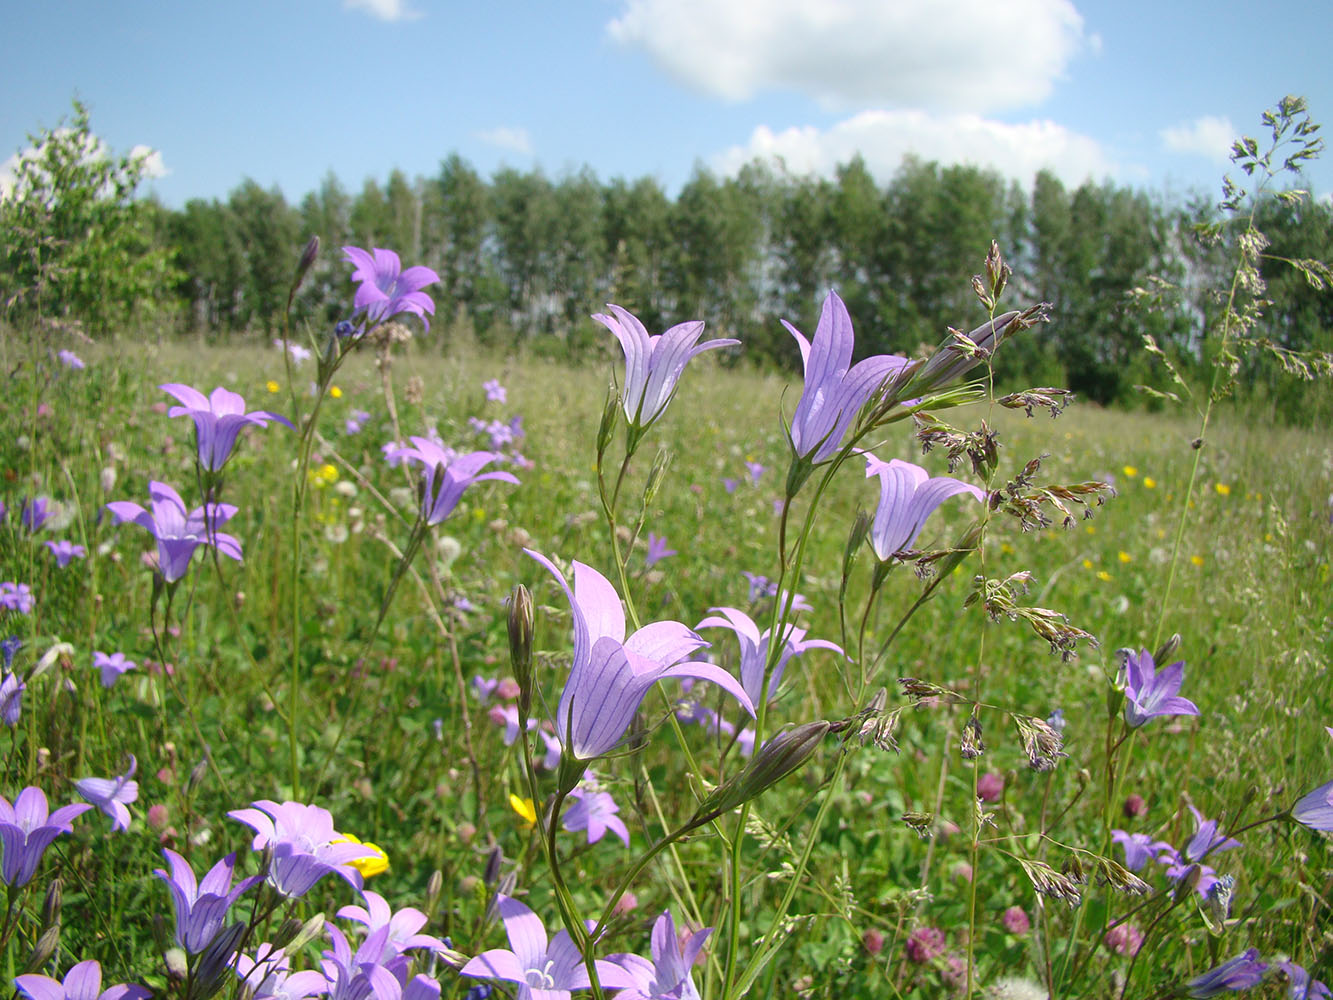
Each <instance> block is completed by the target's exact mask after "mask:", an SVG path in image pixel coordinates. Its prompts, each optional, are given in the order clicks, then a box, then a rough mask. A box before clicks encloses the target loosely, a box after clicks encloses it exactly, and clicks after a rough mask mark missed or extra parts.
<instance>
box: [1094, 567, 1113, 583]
mask: <svg viewBox="0 0 1333 1000" xmlns="http://www.w3.org/2000/svg"><path fill="white" fill-rule="evenodd" d="M1097 579H1098V580H1101V581H1102V583H1110V582H1111V574H1110V573H1108V572H1106V570H1104V569H1099V570H1098V571H1097Z"/></svg>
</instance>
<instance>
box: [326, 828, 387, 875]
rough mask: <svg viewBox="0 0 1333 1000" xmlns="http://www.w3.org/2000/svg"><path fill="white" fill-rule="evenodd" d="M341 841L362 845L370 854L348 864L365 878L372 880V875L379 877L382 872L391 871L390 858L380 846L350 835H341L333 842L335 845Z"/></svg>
mask: <svg viewBox="0 0 1333 1000" xmlns="http://www.w3.org/2000/svg"><path fill="white" fill-rule="evenodd" d="M339 841H342V842H345V843H348V844H360V845H361V846H362V847H364V848H365V849H366V851H367V852H368V853H367V855H366V856H365V857H363V858H353V859H352V860H351V861H349V862H347V863H348V864H349V865H351V866H352V867H353V868H355V869H356V870H357V871H359V872H360V873H361V876H362V877H363V878H370V876H372V875H379V874H380V873H381V872H387V871H388V870H389V856H388V855H387V854H385V853H384V848H382V847H380V846H379V845H378V844H372V843H371V842H370V841H368V840H367V841H362V840H358V839H357V838H356V837H354V836H352V835H351V834H350V833H340V834H339V835H338V836H337V838H336V839H335V840H334V841H333V842H334V843H335V844H336V843H338V842H339Z"/></svg>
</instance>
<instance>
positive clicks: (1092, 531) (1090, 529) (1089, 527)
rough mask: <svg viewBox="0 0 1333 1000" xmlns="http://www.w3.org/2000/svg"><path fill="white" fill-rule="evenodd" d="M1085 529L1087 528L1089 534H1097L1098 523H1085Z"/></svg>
mask: <svg viewBox="0 0 1333 1000" xmlns="http://www.w3.org/2000/svg"><path fill="white" fill-rule="evenodd" d="M1083 530H1085V531H1086V532H1087V533H1088V534H1089V535H1095V534H1097V525H1095V524H1085V525H1084V526H1083Z"/></svg>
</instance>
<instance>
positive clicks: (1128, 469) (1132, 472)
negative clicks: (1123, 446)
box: [1120, 465, 1139, 479]
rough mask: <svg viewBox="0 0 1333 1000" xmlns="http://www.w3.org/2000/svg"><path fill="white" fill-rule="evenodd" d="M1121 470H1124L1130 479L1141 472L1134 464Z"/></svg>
mask: <svg viewBox="0 0 1333 1000" xmlns="http://www.w3.org/2000/svg"><path fill="white" fill-rule="evenodd" d="M1120 471H1121V472H1123V473H1124V474H1125V475H1127V476H1128V477H1129V478H1130V479H1133V478H1134V477H1135V476H1137V475H1138V474H1139V470H1138V469H1136V468H1134V466H1132V465H1127V466H1125V467H1124V468H1123V469H1121V470H1120Z"/></svg>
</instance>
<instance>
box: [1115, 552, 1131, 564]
mask: <svg viewBox="0 0 1333 1000" xmlns="http://www.w3.org/2000/svg"><path fill="white" fill-rule="evenodd" d="M1116 558H1117V559H1119V560H1120V561H1121V562H1122V563H1127V562H1133V561H1134V557H1133V556H1132V555H1130V554H1129V553H1128V552H1121V553H1120V554H1119V555H1118V556H1116Z"/></svg>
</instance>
